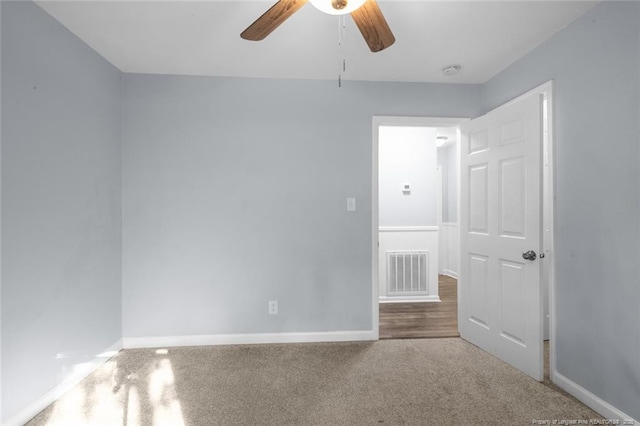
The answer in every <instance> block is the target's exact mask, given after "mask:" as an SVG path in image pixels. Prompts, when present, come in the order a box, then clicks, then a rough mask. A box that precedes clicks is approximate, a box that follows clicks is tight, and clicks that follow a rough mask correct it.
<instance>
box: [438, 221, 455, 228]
mask: <svg viewBox="0 0 640 426" xmlns="http://www.w3.org/2000/svg"><path fill="white" fill-rule="evenodd" d="M441 225H442V226H449V227H452V228H455V227H457V226H458V223H457V222H442V224H441Z"/></svg>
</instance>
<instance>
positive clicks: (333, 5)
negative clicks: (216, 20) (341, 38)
mask: <svg viewBox="0 0 640 426" xmlns="http://www.w3.org/2000/svg"><path fill="white" fill-rule="evenodd" d="M307 1H311V4H313V5H314V6H315V7H316V8H317V9H319V10H320V11H322V12H325V13H328V14H331V15H345V14H347V13H351V16H352V17H353V20H354V21H355V23H356V25H357V26H358V29H359V30H360V32H361V33H362V37H364V40H365V41H366V42H367V44H368V45H369V49H371V51H372V52H379V51H381V50H383V49H386V48H387V47H389V46H391V45H392V44H393V43H394V42H395V41H396V39H395V37H394V36H393V33H392V32H391V29H390V28H389V24H387V21H386V20H385V19H384V16H383V15H382V11H381V10H380V8H379V7H378V4H377V3H376V0H279V1H278V2H277V3H276V4H274V5H273V6H271V8H270V9H269V10H267V11H266V12H265V13H264V14H263V15H262V16H261V17H259V18H258V19H256V21H255V22H254V23H253V24H251V25H249V27H248V28H247V29H246V30H244V31H243V32H242V34H240V37H242V38H243V39H245V40H253V41H259V40H263V39H264V38H265V37H267V36H268V35H269V34H271V32H272V31H273V30H275V29H276V28H278V26H279V25H280V24H282V23H283V22H284V21H286V20H287V19H288V18H289V17H290V16H291V15H293V14H294V13H295V12H297V11H298V9H300V8H301V7H302V6H304V5H305V4H306V3H307Z"/></svg>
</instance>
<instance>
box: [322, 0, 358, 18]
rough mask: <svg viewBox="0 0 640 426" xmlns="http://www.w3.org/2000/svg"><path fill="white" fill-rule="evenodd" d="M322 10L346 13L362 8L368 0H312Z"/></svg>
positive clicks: (339, 13)
mask: <svg viewBox="0 0 640 426" xmlns="http://www.w3.org/2000/svg"><path fill="white" fill-rule="evenodd" d="M310 1H311V4H312V5H313V6H314V7H315V8H316V9H318V10H319V11H321V12H324V13H327V14H329V15H346V14H347V13H351V12H353V11H354V10H356V9H358V8H360V6H362V5H363V4H365V3H366V1H367V0H310Z"/></svg>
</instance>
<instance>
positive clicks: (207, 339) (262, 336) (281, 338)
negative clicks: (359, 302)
mask: <svg viewBox="0 0 640 426" xmlns="http://www.w3.org/2000/svg"><path fill="white" fill-rule="evenodd" d="M376 310H377V309H376ZM122 340H123V344H124V348H125V349H137V348H164V347H177V346H220V345H257V344H264V343H310V342H357V341H368V340H378V336H377V333H376V332H374V330H362V331H359V330H356V331H328V332H311V333H255V334H209V335H193V336H160V337H125V338H124V339H122Z"/></svg>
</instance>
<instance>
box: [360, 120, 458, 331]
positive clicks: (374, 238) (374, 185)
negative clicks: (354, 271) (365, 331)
mask: <svg viewBox="0 0 640 426" xmlns="http://www.w3.org/2000/svg"><path fill="white" fill-rule="evenodd" d="M468 120H469V118H468V117H397V116H373V119H372V123H371V124H372V131H371V135H372V140H371V144H372V152H371V160H372V161H371V163H372V164H371V171H372V173H371V174H372V176H371V260H372V261H371V268H372V270H371V277H372V279H371V287H372V289H373V290H372V292H371V293H372V297H371V303H372V306H371V312H372V314H371V318H372V320H371V323H372V328H373V330H372V333H374V335H375V339H374V340H377V339H378V337H379V335H378V333H379V328H380V313H379V309H378V305H379V303H380V299H379V289H378V286H379V283H378V243H379V242H378V233H379V232H380V231H379V222H378V139H379V128H380V126H420V127H458V126H460V124H461V123H463V122H465V121H468ZM459 133H460V132H459V131H458V141H459V140H460V134H459ZM458 152H459V151H458ZM459 169H460V168H459V167H458V170H459ZM459 193H460V191H458V194H459Z"/></svg>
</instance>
